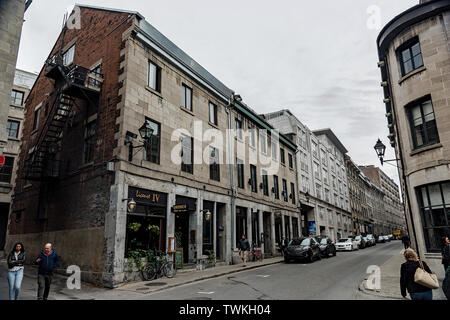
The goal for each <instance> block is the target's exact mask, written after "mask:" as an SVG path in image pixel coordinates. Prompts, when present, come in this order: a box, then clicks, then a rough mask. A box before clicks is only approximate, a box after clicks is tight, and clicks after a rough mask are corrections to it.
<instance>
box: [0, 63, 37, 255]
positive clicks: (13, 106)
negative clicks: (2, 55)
mask: <svg viewBox="0 0 450 320" xmlns="http://www.w3.org/2000/svg"><path fill="white" fill-rule="evenodd" d="M36 78H37V74H34V73H31V72H27V71H23V70H19V69H17V70H16V73H15V76H14V85H13V88H12V90H11V93H10V102H9V113H8V120H7V125H6V132H7V137H8V143H7V144H6V146H5V148H4V150H3V155H4V156H5V157H6V161H5V165H3V166H1V167H0V251H1V250H2V249H3V247H4V245H5V239H6V230H7V224H8V215H9V209H10V203H11V197H12V193H13V189H14V185H15V182H16V176H17V157H18V155H19V148H20V141H21V139H22V127H23V118H24V110H25V101H26V99H27V97H28V93H29V92H30V90H31V87H33V84H34V81H35V80H36ZM6 249H8V250H9V248H6Z"/></svg>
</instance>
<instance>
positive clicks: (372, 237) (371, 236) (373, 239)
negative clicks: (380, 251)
mask: <svg viewBox="0 0 450 320" xmlns="http://www.w3.org/2000/svg"><path fill="white" fill-rule="evenodd" d="M366 237H367V239H369V241H370V244H371V245H372V246H375V245H377V241H376V239H375V237H374V235H373V234H368V235H367V236H366Z"/></svg>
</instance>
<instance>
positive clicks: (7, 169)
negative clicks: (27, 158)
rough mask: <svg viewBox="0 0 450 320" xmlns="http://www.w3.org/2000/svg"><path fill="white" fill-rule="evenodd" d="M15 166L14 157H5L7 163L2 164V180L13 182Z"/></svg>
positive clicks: (0, 177)
mask: <svg viewBox="0 0 450 320" xmlns="http://www.w3.org/2000/svg"><path fill="white" fill-rule="evenodd" d="M13 167H14V158H13V157H5V164H4V165H3V166H0V182H3V183H11V177H12V171H13Z"/></svg>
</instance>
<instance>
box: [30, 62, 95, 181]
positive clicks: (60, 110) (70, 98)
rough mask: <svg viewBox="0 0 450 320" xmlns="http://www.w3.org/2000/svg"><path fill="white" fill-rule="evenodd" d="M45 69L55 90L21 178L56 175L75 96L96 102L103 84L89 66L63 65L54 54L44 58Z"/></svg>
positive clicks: (51, 178) (56, 177)
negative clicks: (52, 81) (53, 83)
mask: <svg viewBox="0 0 450 320" xmlns="http://www.w3.org/2000/svg"><path fill="white" fill-rule="evenodd" d="M45 72H46V73H45V75H46V77H48V78H51V79H54V80H55V91H54V92H55V93H54V98H53V103H52V105H51V108H50V110H49V112H48V116H47V118H46V120H45V123H44V124H43V126H41V128H42V129H41V131H40V133H39V137H38V139H37V142H36V144H35V147H34V150H33V151H32V152H31V153H30V154H29V158H28V159H27V160H26V162H25V176H24V178H25V179H26V180H30V181H49V180H54V179H58V178H59V171H60V162H61V160H60V150H61V142H62V139H63V136H64V130H65V128H66V127H67V125H68V120H69V118H70V117H71V112H72V109H73V106H74V105H75V104H76V100H75V99H76V98H78V99H83V100H85V101H87V102H88V103H89V104H90V105H94V104H98V101H99V98H100V92H101V85H102V83H103V77H102V75H100V74H98V73H93V72H91V71H90V70H89V69H86V68H83V67H80V66H77V65H75V66H73V67H72V68H70V69H69V68H67V67H66V66H64V65H63V63H62V57H61V56H60V55H58V54H57V55H55V56H54V57H52V58H50V59H48V60H47V63H46V67H45Z"/></svg>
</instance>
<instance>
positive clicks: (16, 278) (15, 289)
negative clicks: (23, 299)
mask: <svg viewBox="0 0 450 320" xmlns="http://www.w3.org/2000/svg"><path fill="white" fill-rule="evenodd" d="M22 279H23V269H20V270H17V271H8V285H9V300H17V299H18V298H19V293H20V287H21V286H22Z"/></svg>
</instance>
